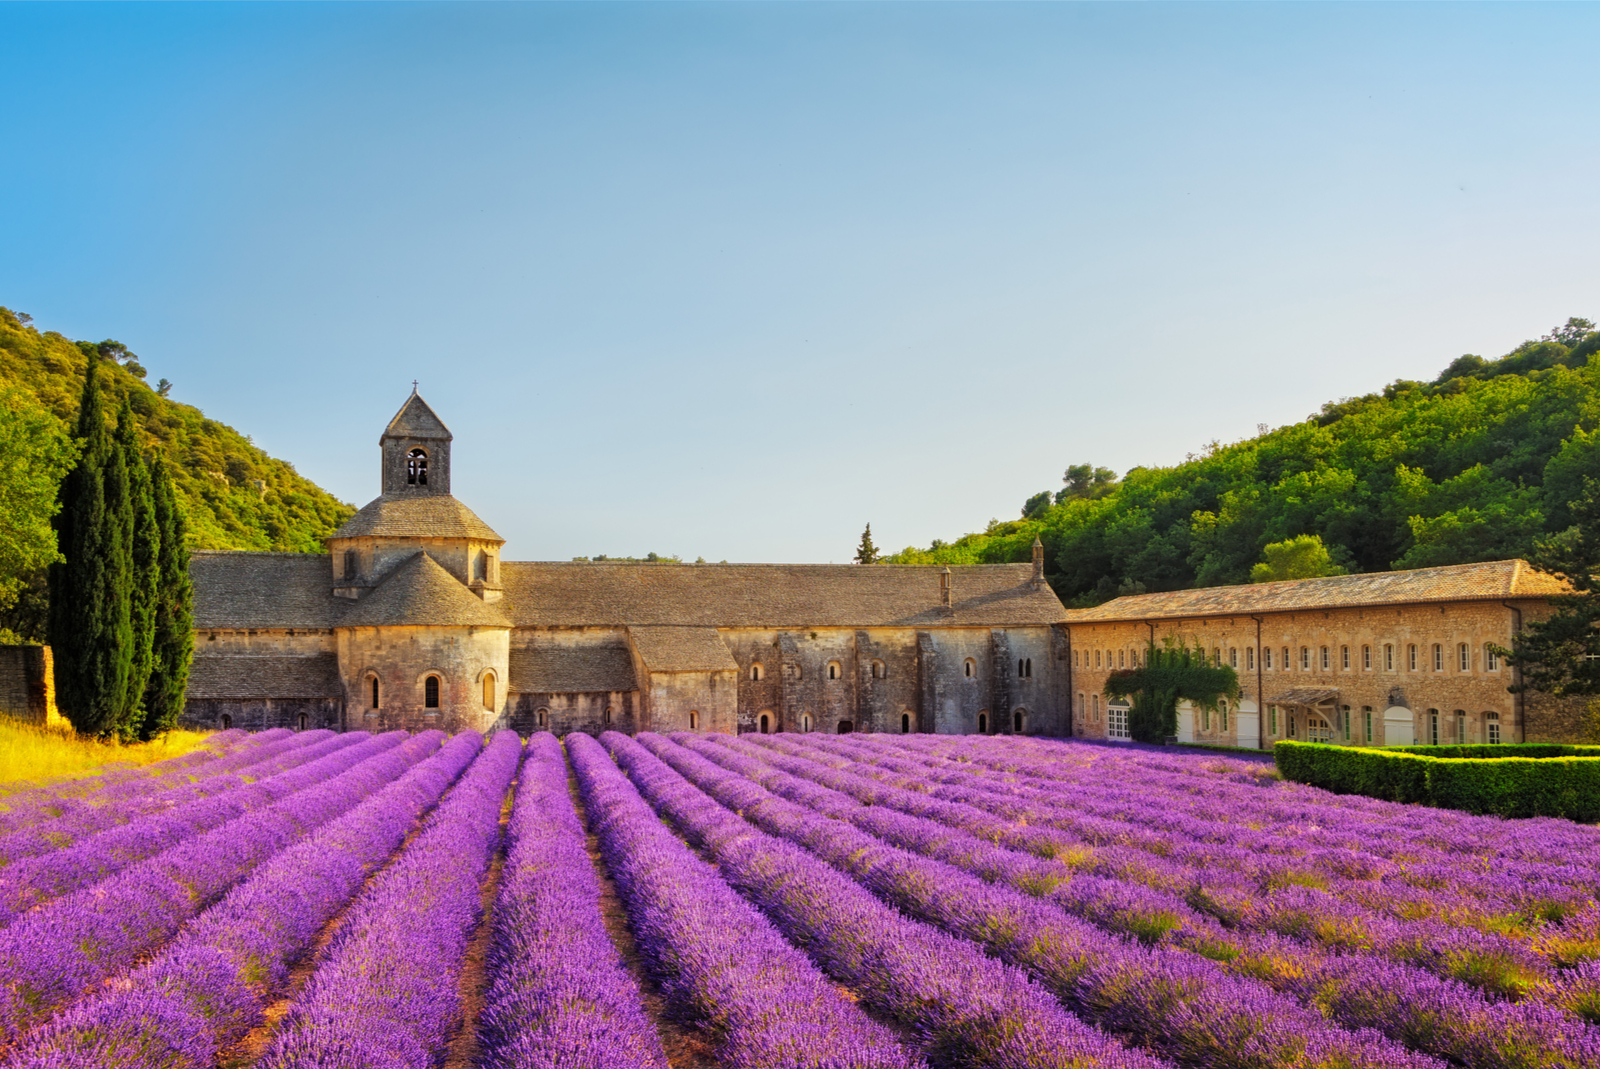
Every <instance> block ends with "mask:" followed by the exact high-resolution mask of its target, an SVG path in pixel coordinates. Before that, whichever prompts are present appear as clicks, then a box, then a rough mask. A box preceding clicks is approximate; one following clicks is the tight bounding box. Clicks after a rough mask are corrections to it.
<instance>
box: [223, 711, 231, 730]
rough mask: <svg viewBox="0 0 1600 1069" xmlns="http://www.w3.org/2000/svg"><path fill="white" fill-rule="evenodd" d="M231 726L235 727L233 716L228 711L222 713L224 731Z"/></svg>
mask: <svg viewBox="0 0 1600 1069" xmlns="http://www.w3.org/2000/svg"><path fill="white" fill-rule="evenodd" d="M231 727H233V717H231V716H229V715H228V714H227V713H223V714H222V730H223V731H227V730H228V729H229V728H231Z"/></svg>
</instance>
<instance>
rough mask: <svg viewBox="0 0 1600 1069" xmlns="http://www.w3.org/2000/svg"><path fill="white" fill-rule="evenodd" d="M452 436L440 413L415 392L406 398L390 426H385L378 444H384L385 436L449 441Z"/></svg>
mask: <svg viewBox="0 0 1600 1069" xmlns="http://www.w3.org/2000/svg"><path fill="white" fill-rule="evenodd" d="M451 437H452V435H451V434H450V428H449V427H446V426H445V425H444V420H442V419H440V418H439V414H438V413H437V412H435V411H434V410H433V408H432V407H431V406H430V405H429V404H428V402H426V401H424V400H423V399H422V397H421V395H420V394H417V393H416V392H413V393H412V394H411V396H410V397H408V398H406V403H405V404H403V405H401V406H400V411H398V412H396V413H395V414H394V419H391V420H390V421H389V426H387V427H386V428H384V431H383V437H382V438H379V439H378V444H379V445H382V444H383V439H384V438H434V439H442V440H444V441H447V442H448V441H449V440H450V439H451Z"/></svg>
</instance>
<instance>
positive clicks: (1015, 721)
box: [1011, 709, 1022, 735]
mask: <svg viewBox="0 0 1600 1069" xmlns="http://www.w3.org/2000/svg"><path fill="white" fill-rule="evenodd" d="M1011 730H1012V731H1013V732H1014V733H1016V734H1018V735H1021V734H1022V710H1021V709H1018V710H1017V711H1016V712H1014V713H1012V714H1011Z"/></svg>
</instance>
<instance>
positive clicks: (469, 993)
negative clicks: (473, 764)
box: [442, 777, 521, 1069]
mask: <svg viewBox="0 0 1600 1069" xmlns="http://www.w3.org/2000/svg"><path fill="white" fill-rule="evenodd" d="M520 781H521V778H520V777H518V780H517V781H515V782H513V783H512V784H511V786H510V787H509V788H508V789H507V790H506V798H505V802H504V803H503V804H502V805H501V806H500V838H499V841H498V843H497V844H496V846H495V849H494V857H493V858H492V859H491V860H490V862H489V871H488V872H487V873H485V874H484V878H483V888H482V891H481V892H480V897H479V899H478V930H477V931H475V932H474V933H473V934H472V941H471V942H470V943H468V944H467V956H466V959H465V960H464V961H463V962H462V965H461V978H460V980H459V981H458V982H459V984H460V987H459V989H458V990H459V991H460V997H461V1023H460V1024H459V1025H457V1026H456V1034H455V1038H453V1039H452V1040H451V1041H450V1046H449V1047H447V1048H446V1050H445V1059H444V1064H443V1066H442V1069H470V1067H471V1066H473V1065H476V1064H477V1062H478V1055H479V1052H480V1045H479V1042H478V1018H479V1017H480V1016H482V1014H483V1002H484V997H485V996H486V995H488V993H489V941H490V939H492V938H493V937H494V906H495V899H496V898H497V897H499V894H500V874H501V872H502V871H504V869H505V867H506V825H508V824H509V823H511V804H512V801H513V800H514V799H515V798H516V796H517V783H518V782H520Z"/></svg>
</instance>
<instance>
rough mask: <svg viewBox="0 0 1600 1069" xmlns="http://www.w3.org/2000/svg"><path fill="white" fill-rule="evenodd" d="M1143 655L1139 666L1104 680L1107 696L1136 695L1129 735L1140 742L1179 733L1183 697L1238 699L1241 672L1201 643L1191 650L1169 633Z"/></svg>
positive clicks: (1212, 701) (1213, 702) (1210, 704)
mask: <svg viewBox="0 0 1600 1069" xmlns="http://www.w3.org/2000/svg"><path fill="white" fill-rule="evenodd" d="M1144 660H1145V663H1144V664H1142V665H1140V666H1139V667H1138V668H1124V669H1119V670H1117V671H1115V672H1112V673H1111V675H1110V677H1109V678H1107V680H1106V684H1105V694H1106V697H1107V698H1111V699H1115V698H1127V697H1130V696H1131V697H1132V698H1133V703H1132V705H1131V706H1130V707H1129V710H1128V734H1130V735H1131V736H1133V738H1134V740H1135V741H1136V742H1161V741H1162V740H1163V739H1164V738H1165V737H1166V736H1168V735H1176V734H1177V733H1178V703H1179V702H1180V701H1190V702H1193V703H1194V704H1195V705H1197V706H1199V707H1201V708H1203V709H1215V708H1216V707H1217V703H1218V702H1220V701H1221V700H1222V699H1223V698H1230V699H1233V700H1235V701H1237V700H1238V698H1239V674H1238V673H1237V672H1235V671H1234V670H1233V669H1232V668H1229V667H1228V666H1227V665H1224V664H1214V663H1212V661H1211V660H1210V659H1209V658H1208V657H1207V656H1206V651H1205V648H1204V647H1202V646H1200V645H1198V644H1196V645H1195V647H1194V648H1193V649H1189V648H1188V647H1186V646H1184V645H1183V644H1182V643H1180V642H1177V641H1175V640H1174V639H1173V637H1172V636H1171V635H1168V636H1167V638H1166V640H1165V641H1164V643H1163V644H1162V645H1161V646H1159V647H1158V646H1156V645H1155V644H1153V643H1152V644H1151V645H1150V646H1149V648H1148V649H1146V651H1145V658H1144Z"/></svg>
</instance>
